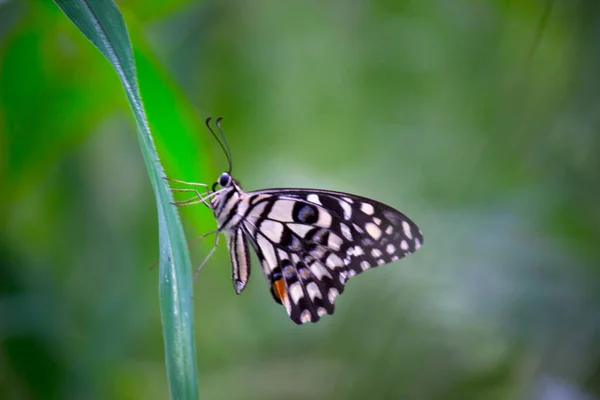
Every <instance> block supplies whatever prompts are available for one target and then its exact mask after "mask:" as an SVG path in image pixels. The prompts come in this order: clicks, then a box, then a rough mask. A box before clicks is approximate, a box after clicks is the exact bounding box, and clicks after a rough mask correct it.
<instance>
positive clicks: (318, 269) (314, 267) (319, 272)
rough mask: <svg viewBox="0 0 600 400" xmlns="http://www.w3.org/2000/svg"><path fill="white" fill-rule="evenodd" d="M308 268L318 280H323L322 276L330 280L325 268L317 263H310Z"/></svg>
mask: <svg viewBox="0 0 600 400" xmlns="http://www.w3.org/2000/svg"><path fill="white" fill-rule="evenodd" d="M309 268H310V270H311V271H312V273H313V274H314V276H315V277H316V278H317V279H318V280H321V279H323V277H324V276H326V277H328V278H331V274H330V273H329V271H328V270H327V268H325V267H324V266H323V265H321V263H319V262H314V263H312V264H311V265H310V267H309Z"/></svg>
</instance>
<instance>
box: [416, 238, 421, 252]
mask: <svg viewBox="0 0 600 400" xmlns="http://www.w3.org/2000/svg"><path fill="white" fill-rule="evenodd" d="M420 247H421V241H420V240H419V239H415V250H418V249H419V248H420Z"/></svg>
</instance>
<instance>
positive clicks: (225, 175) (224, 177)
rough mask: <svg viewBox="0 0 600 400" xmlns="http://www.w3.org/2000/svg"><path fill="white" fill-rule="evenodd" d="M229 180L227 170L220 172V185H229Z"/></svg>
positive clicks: (229, 176)
mask: <svg viewBox="0 0 600 400" xmlns="http://www.w3.org/2000/svg"><path fill="white" fill-rule="evenodd" d="M230 181H231V175H229V174H228V173H227V172H223V173H222V174H221V176H220V177H219V185H220V186H221V187H225V186H227V185H229V182H230Z"/></svg>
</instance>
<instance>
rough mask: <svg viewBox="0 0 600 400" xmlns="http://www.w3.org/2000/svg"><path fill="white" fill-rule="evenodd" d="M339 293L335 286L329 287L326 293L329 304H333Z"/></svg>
mask: <svg viewBox="0 0 600 400" xmlns="http://www.w3.org/2000/svg"><path fill="white" fill-rule="evenodd" d="M339 294H340V292H338V290H337V289H336V288H331V289H329V293H328V294H327V298H328V299H329V302H330V303H331V304H333V303H334V302H335V298H336V297H338V296H339Z"/></svg>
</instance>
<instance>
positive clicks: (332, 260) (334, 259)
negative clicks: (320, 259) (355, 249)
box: [325, 253, 344, 268]
mask: <svg viewBox="0 0 600 400" xmlns="http://www.w3.org/2000/svg"><path fill="white" fill-rule="evenodd" d="M325 264H326V265H327V266H328V267H329V268H335V267H341V266H342V265H344V261H343V260H342V259H341V258H339V257H338V256H337V255H335V254H333V253H331V254H330V255H329V256H328V257H327V261H326V263H325Z"/></svg>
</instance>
